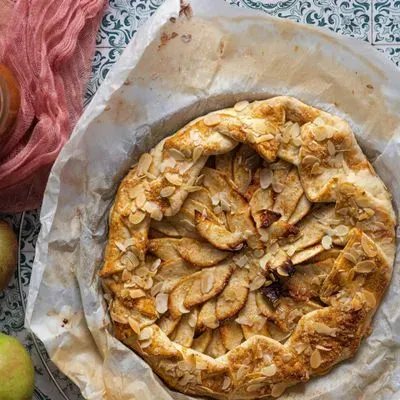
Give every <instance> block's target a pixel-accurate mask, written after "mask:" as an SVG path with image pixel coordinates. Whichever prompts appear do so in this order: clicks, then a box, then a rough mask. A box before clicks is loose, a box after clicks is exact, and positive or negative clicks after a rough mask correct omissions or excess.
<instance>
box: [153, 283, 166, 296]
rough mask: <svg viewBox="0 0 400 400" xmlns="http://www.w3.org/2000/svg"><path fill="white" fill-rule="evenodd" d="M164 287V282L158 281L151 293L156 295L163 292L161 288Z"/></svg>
mask: <svg viewBox="0 0 400 400" xmlns="http://www.w3.org/2000/svg"><path fill="white" fill-rule="evenodd" d="M162 287H163V283H162V282H157V283H156V284H155V285H154V286H153V287H152V288H151V290H150V294H151V295H152V296H153V297H154V296H156V295H157V294H158V293H159V292H161V289H162Z"/></svg>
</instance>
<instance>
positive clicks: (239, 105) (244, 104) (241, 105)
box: [233, 100, 250, 112]
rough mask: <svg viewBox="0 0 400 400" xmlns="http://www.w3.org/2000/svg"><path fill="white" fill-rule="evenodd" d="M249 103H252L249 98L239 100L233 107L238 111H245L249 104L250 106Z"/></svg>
mask: <svg viewBox="0 0 400 400" xmlns="http://www.w3.org/2000/svg"><path fill="white" fill-rule="evenodd" d="M249 104H250V103H249V102H248V101H247V100H242V101H239V102H237V103H236V104H235V105H234V106H233V109H234V110H235V111H237V112H241V111H243V110H244V109H245V108H247V106H248V105H249Z"/></svg>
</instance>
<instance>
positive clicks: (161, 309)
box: [156, 293, 168, 314]
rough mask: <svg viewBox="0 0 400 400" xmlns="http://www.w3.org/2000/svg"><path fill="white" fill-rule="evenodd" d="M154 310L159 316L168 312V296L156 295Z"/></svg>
mask: <svg viewBox="0 0 400 400" xmlns="http://www.w3.org/2000/svg"><path fill="white" fill-rule="evenodd" d="M156 310H157V312H158V313H160V314H164V313H165V312H166V311H167V310H168V294H167V293H158V295H157V296H156Z"/></svg>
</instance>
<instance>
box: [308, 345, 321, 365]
mask: <svg viewBox="0 0 400 400" xmlns="http://www.w3.org/2000/svg"><path fill="white" fill-rule="evenodd" d="M321 364H322V358H321V353H320V351H319V350H318V349H315V350H314V351H313V352H312V353H311V357H310V365H311V368H313V369H316V368H318V367H319V366H320V365H321Z"/></svg>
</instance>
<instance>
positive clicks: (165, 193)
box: [160, 186, 175, 197]
mask: <svg viewBox="0 0 400 400" xmlns="http://www.w3.org/2000/svg"><path fill="white" fill-rule="evenodd" d="M174 192H175V186H166V187H164V188H162V189H161V190H160V196H161V197H170V196H172V195H173V194H174Z"/></svg>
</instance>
